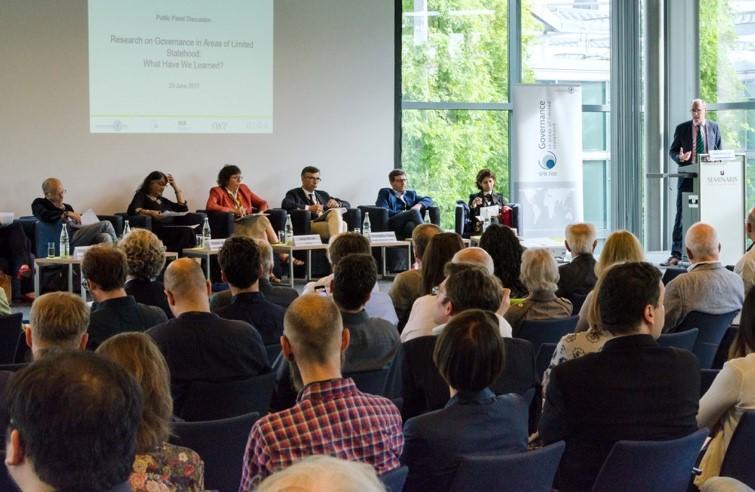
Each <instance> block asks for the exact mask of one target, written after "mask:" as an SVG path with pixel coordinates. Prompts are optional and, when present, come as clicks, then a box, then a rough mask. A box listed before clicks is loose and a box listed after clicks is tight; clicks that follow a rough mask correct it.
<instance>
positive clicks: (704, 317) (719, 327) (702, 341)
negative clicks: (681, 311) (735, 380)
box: [674, 310, 739, 369]
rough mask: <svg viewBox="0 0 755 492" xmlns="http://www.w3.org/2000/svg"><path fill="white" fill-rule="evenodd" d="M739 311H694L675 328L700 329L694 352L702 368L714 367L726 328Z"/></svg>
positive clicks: (677, 329)
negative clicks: (721, 312) (713, 312)
mask: <svg viewBox="0 0 755 492" xmlns="http://www.w3.org/2000/svg"><path fill="white" fill-rule="evenodd" d="M738 312H739V310H737V311H732V312H730V313H723V314H709V313H703V312H700V311H692V312H690V313H689V314H687V316H685V317H684V320H683V321H682V322H681V324H680V325H679V326H678V327H677V328H676V329H675V330H674V331H675V332H679V331H685V330H689V329H692V328H698V329H699V330H700V332H699V333H698V335H697V341H696V342H695V346H694V348H693V349H692V352H694V354H695V355H696V356H697V359H698V361H699V363H700V367H701V368H702V369H710V368H711V367H713V360H714V359H715V357H716V351H717V350H718V346H719V345H720V344H721V340H722V339H723V337H724V334H725V333H726V329H727V328H728V327H729V325H731V322H732V320H733V319H734V316H736V315H737V313H738Z"/></svg>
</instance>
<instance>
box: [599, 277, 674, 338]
mask: <svg viewBox="0 0 755 492" xmlns="http://www.w3.org/2000/svg"><path fill="white" fill-rule="evenodd" d="M663 291H664V287H663V284H662V283H661V272H659V271H658V269H657V268H655V267H654V266H653V265H651V264H650V263H646V262H630V263H619V264H616V265H614V266H612V267H611V268H609V269H608V270H607V271H606V272H605V275H604V277H603V282H602V284H601V287H600V291H599V292H598V307H599V310H600V318H601V326H602V327H603V329H604V330H607V331H609V332H610V333H612V334H613V335H615V336H623V335H638V334H647V335H652V336H653V338H658V337H659V336H660V334H661V330H662V329H663V323H664V321H665V314H666V312H665V309H664V308H663Z"/></svg>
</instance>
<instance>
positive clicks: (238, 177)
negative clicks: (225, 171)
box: [231, 174, 244, 181]
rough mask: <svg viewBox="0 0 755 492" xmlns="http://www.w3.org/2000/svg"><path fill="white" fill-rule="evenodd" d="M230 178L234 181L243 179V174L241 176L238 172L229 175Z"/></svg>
mask: <svg viewBox="0 0 755 492" xmlns="http://www.w3.org/2000/svg"><path fill="white" fill-rule="evenodd" d="M231 179H235V180H236V181H244V176H241V175H240V174H239V175H235V176H231Z"/></svg>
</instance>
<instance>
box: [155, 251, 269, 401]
mask: <svg viewBox="0 0 755 492" xmlns="http://www.w3.org/2000/svg"><path fill="white" fill-rule="evenodd" d="M165 292H166V294H167V296H168V305H169V306H170V308H171V310H172V311H173V314H174V315H175V319H171V320H168V321H166V322H164V323H161V324H159V325H157V326H154V327H152V328H150V329H149V330H148V331H147V334H148V335H150V336H151V337H152V338H153V339H154V340H155V342H156V343H157V346H158V347H159V348H160V351H161V352H162V354H163V355H164V356H165V360H166V362H167V363H168V369H169V370H170V378H171V392H172V393H173V401H174V405H175V408H176V414H177V415H180V414H181V405H182V404H183V397H184V394H185V392H186V389H187V388H188V386H189V384H190V383H191V382H192V381H204V382H218V383H220V382H226V381H232V380H238V379H245V378H250V377H252V376H256V375H258V374H264V373H267V372H269V371H270V363H269V362H268V359H267V353H266V352H265V346H264V345H263V343H262V337H261V336H260V334H259V333H258V332H257V330H255V329H254V328H253V327H252V326H250V325H249V324H248V323H244V322H243V321H235V320H226V319H223V318H221V317H219V316H218V315H216V314H212V313H210V306H209V300H208V295H209V293H210V285H209V283H208V282H207V280H206V279H205V276H204V273H203V272H202V268H201V267H200V266H199V265H198V264H197V263H196V262H195V261H193V260H192V259H190V258H180V259H178V260H176V261H174V262H172V263H171V264H170V265H168V268H167V269H166V270H165Z"/></svg>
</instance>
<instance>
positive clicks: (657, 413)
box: [540, 335, 700, 492]
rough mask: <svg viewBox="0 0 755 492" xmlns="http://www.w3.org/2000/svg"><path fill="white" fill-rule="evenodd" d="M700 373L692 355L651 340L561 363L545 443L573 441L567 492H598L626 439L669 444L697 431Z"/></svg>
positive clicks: (564, 468)
mask: <svg viewBox="0 0 755 492" xmlns="http://www.w3.org/2000/svg"><path fill="white" fill-rule="evenodd" d="M699 398H700V369H699V368H698V364H697V359H696V358H695V356H694V355H693V354H692V353H690V352H687V351H686V350H680V349H676V348H664V347H660V346H659V345H658V344H657V343H656V342H655V340H653V338H652V337H651V336H650V335H630V336H623V337H618V338H614V339H612V340H609V341H608V342H606V344H605V346H604V347H603V350H602V351H601V352H597V353H592V354H587V355H585V356H583V357H580V358H579V359H574V360H570V361H567V362H564V363H563V364H559V365H558V366H556V367H555V368H554V369H553V371H552V372H551V375H550V382H549V384H548V388H547V390H546V399H545V406H544V407H543V414H542V417H541V419H540V437H542V439H543V442H544V443H545V444H550V443H552V442H556V441H560V440H561V439H564V440H565V441H566V451H565V453H564V456H563V459H562V460H561V466H560V468H559V484H560V490H561V491H563V492H570V491H582V490H590V488H591V487H592V483H593V482H594V480H595V477H596V476H597V474H598V471H599V470H600V467H601V465H602V464H603V461H604V460H605V458H606V456H607V455H608V452H609V451H610V449H611V446H613V444H614V443H615V442H616V441H618V440H622V439H624V440H659V441H660V440H665V439H674V438H678V437H682V436H685V435H688V434H691V433H692V432H694V431H695V430H697V422H696V420H695V417H696V415H697V402H698V399H699Z"/></svg>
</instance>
